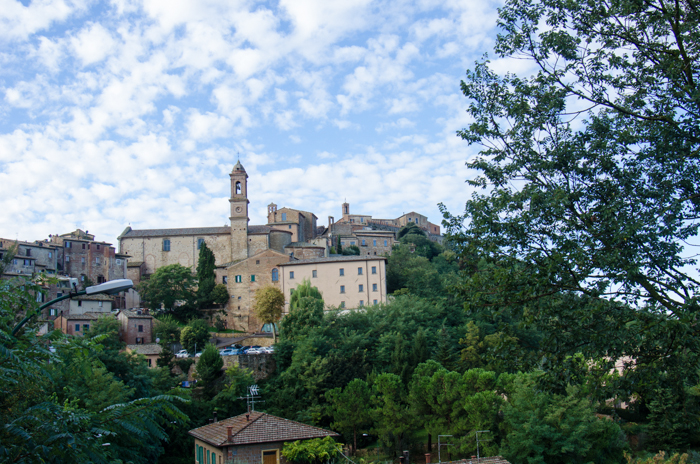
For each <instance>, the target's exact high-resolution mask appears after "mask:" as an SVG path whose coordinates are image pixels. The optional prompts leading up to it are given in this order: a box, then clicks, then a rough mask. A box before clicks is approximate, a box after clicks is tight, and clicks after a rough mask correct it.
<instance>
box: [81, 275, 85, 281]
mask: <svg viewBox="0 0 700 464" xmlns="http://www.w3.org/2000/svg"><path fill="white" fill-rule="evenodd" d="M80 281H81V282H85V275H84V274H83V275H81V276H80Z"/></svg>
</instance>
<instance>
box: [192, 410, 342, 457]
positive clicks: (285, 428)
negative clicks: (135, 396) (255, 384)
mask: <svg viewBox="0 0 700 464" xmlns="http://www.w3.org/2000/svg"><path fill="white" fill-rule="evenodd" d="M188 433H189V434H190V435H192V436H193V437H194V460H195V463H197V464H214V463H217V464H223V463H230V462H235V463H236V464H288V463H287V460H286V459H285V458H284V456H282V453H281V451H282V447H283V446H284V444H285V443H286V442H291V441H297V440H309V439H312V438H324V437H339V435H338V434H337V433H335V432H332V431H330V430H325V429H322V428H319V427H313V426H311V425H306V424H302V423H301V422H296V421H293V420H289V419H283V418H281V417H277V416H273V415H272V414H266V413H263V412H259V411H250V412H248V413H246V414H241V415H240V416H235V417H230V418H228V419H224V420H221V421H217V420H216V419H214V422H213V423H210V424H208V425H204V426H202V427H199V428H196V429H193V430H190V431H189V432H188Z"/></svg>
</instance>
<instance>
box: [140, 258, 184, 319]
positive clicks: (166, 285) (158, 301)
mask: <svg viewBox="0 0 700 464" xmlns="http://www.w3.org/2000/svg"><path fill="white" fill-rule="evenodd" d="M196 283H197V279H196V277H195V276H193V275H192V270H191V269H190V268H189V267H185V266H182V265H180V264H170V265H168V266H163V267H160V268H158V269H156V271H155V272H154V273H153V275H151V277H150V278H149V279H148V280H144V281H141V282H140V283H139V285H138V292H139V294H140V295H141V299H142V301H143V302H144V303H146V305H147V306H148V307H149V308H150V309H152V310H153V311H160V310H161V308H162V310H164V311H171V312H173V311H174V314H177V312H176V311H175V310H176V308H178V306H192V305H193V304H194V302H195V299H196V294H195V285H196Z"/></svg>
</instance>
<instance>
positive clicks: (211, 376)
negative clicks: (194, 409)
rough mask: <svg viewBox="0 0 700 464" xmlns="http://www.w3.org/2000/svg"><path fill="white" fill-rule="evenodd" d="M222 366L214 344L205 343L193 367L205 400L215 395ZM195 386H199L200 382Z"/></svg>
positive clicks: (221, 360)
mask: <svg viewBox="0 0 700 464" xmlns="http://www.w3.org/2000/svg"><path fill="white" fill-rule="evenodd" d="M223 367H224V360H223V359H221V355H220V354H219V350H217V349H216V345H214V344H212V343H207V345H206V346H205V348H204V349H203V350H202V355H201V356H200V357H199V360H198V361H197V366H196V367H195V378H196V379H197V381H198V382H201V386H202V398H204V399H205V400H210V399H212V398H214V396H216V393H217V389H218V385H217V381H218V380H219V379H220V378H221V374H222V372H221V369H222V368H223ZM197 386H198V387H199V386H200V383H198V384H197Z"/></svg>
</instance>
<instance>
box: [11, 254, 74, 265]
mask: <svg viewBox="0 0 700 464" xmlns="http://www.w3.org/2000/svg"><path fill="white" fill-rule="evenodd" d="M15 261H16V260H15ZM66 262H67V263H69V262H70V256H66ZM15 264H17V263H15Z"/></svg>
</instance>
